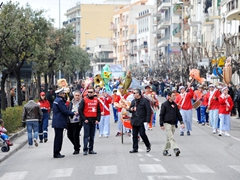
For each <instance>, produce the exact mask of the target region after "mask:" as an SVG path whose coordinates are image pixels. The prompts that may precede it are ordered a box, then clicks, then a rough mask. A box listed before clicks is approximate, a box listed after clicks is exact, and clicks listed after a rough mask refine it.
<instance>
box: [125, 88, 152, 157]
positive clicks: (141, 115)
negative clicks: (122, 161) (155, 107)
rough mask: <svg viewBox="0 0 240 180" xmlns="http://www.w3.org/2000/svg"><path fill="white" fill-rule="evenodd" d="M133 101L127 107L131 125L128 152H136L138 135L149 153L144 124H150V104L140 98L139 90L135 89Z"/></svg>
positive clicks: (149, 146) (149, 148)
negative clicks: (130, 143) (129, 149)
mask: <svg viewBox="0 0 240 180" xmlns="http://www.w3.org/2000/svg"><path fill="white" fill-rule="evenodd" d="M133 94H134V100H133V101H132V102H131V105H130V107H129V112H131V113H132V117H131V125H132V135H133V137H132V140H133V149H132V150H131V151H129V152H130V153H137V152H138V134H140V136H141V138H142V140H143V142H144V144H145V146H146V147H147V152H150V151H151V144H150V142H149V140H148V137H147V135H146V132H145V131H146V130H145V127H144V122H147V123H150V119H151V107H150V103H149V101H148V100H147V99H146V98H143V97H142V93H141V90H140V89H135V90H134V91H133Z"/></svg>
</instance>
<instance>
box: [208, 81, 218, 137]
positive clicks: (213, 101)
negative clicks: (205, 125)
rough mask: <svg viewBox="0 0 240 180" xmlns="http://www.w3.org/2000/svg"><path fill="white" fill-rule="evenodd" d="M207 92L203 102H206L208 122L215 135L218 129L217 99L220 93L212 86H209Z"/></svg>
mask: <svg viewBox="0 0 240 180" xmlns="http://www.w3.org/2000/svg"><path fill="white" fill-rule="evenodd" d="M208 87H209V92H208V93H207V94H206V99H205V101H206V102H207V111H209V120H210V123H211V126H212V129H213V132H212V133H213V134H216V132H217V128H218V110H219V102H218V98H219V96H220V95H221V93H220V91H219V90H218V89H217V88H215V85H214V84H209V86H208Z"/></svg>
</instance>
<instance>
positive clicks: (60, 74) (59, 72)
mask: <svg viewBox="0 0 240 180" xmlns="http://www.w3.org/2000/svg"><path fill="white" fill-rule="evenodd" d="M60 29H61V0H59V30H60ZM58 74H59V78H58V79H61V77H62V72H61V66H59V71H58Z"/></svg>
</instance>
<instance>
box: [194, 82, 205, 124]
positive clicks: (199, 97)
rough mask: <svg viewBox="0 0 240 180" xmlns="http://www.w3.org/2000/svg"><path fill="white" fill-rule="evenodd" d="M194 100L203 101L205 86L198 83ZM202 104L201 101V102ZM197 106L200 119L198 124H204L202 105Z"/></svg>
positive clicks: (198, 118)
mask: <svg viewBox="0 0 240 180" xmlns="http://www.w3.org/2000/svg"><path fill="white" fill-rule="evenodd" d="M193 100H194V102H199V101H200V102H202V100H203V86H202V85H200V84H198V85H197V90H195V91H194V95H193ZM200 106H201V103H200ZM200 106H199V107H196V111H197V120H198V124H202V121H201V107H200Z"/></svg>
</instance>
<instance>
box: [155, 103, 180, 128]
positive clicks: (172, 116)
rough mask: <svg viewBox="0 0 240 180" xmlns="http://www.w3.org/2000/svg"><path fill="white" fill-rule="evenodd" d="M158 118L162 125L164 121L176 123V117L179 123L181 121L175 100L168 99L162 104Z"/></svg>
mask: <svg viewBox="0 0 240 180" xmlns="http://www.w3.org/2000/svg"><path fill="white" fill-rule="evenodd" d="M159 119H160V120H159V123H160V126H163V124H164V123H168V124H172V125H174V124H176V122H177V119H178V120H179V121H180V123H181V124H182V123H183V119H182V116H181V114H180V112H179V109H178V106H177V104H176V103H175V102H170V101H169V100H167V101H165V102H164V103H163V104H162V106H161V111H160V115H159Z"/></svg>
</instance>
